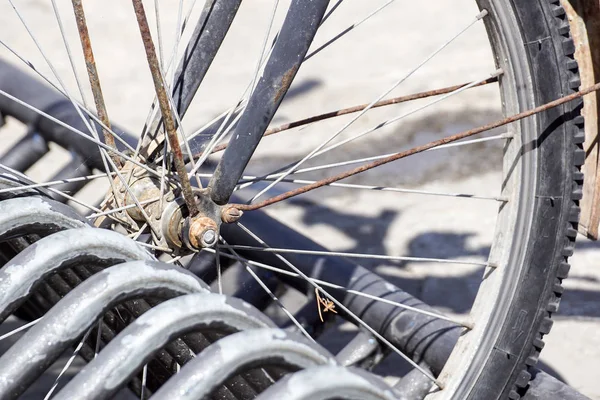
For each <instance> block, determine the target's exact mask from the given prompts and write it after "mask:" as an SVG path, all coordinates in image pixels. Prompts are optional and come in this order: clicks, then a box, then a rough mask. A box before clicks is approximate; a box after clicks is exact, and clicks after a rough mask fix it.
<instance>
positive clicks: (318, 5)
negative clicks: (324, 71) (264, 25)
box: [208, 0, 329, 205]
mask: <svg viewBox="0 0 600 400" xmlns="http://www.w3.org/2000/svg"><path fill="white" fill-rule="evenodd" d="M328 4H329V0H314V1H310V2H307V1H305V0H294V1H293V2H292V4H291V5H290V8H289V10H288V13H287V16H286V18H285V22H284V24H283V28H282V30H281V31H280V33H279V36H278V38H277V41H276V43H275V46H274V48H273V51H272V53H271V56H270V57H269V60H268V62H267V65H266V66H265V69H264V71H263V74H262V77H261V78H260V80H259V81H258V83H257V84H256V87H255V88H254V91H253V92H252V95H251V96H250V99H249V100H248V106H247V107H246V109H245V110H244V112H243V115H242V117H241V119H240V121H239V123H238V125H237V126H236V128H235V130H234V132H233V134H232V136H231V139H230V141H229V145H228V147H227V150H225V153H224V154H223V157H222V158H221V160H220V161H219V165H218V166H217V168H216V170H215V172H214V175H213V177H212V179H211V181H210V183H209V185H208V186H209V189H210V197H211V199H212V200H213V201H214V202H215V203H217V204H219V205H224V204H227V202H228V201H229V198H230V197H231V194H232V193H233V190H234V188H235V187H236V185H237V184H238V182H239V180H240V178H241V177H242V174H243V172H244V169H245V168H246V165H247V164H248V162H249V161H250V158H251V157H252V154H254V151H255V150H256V147H257V146H258V143H259V142H260V139H261V138H262V135H263V134H264V132H265V130H266V129H267V127H268V126H269V124H270V123H271V120H272V119H273V116H274V115H275V112H276V111H277V109H278V108H279V105H280V104H281V101H282V100H283V98H284V96H285V94H286V93H287V91H288V89H289V87H290V85H291V84H292V81H293V80H294V77H295V76H296V73H297V72H298V69H299V68H300V65H301V64H302V61H303V60H304V57H305V56H306V53H307V52H308V48H309V47H310V44H311V43H312V41H313V38H314V36H315V34H316V33H317V29H318V28H319V25H320V22H321V20H322V18H323V15H325V11H326V9H327V5H328Z"/></svg>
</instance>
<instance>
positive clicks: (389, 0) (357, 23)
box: [304, 0, 395, 61]
mask: <svg viewBox="0 0 600 400" xmlns="http://www.w3.org/2000/svg"><path fill="white" fill-rule="evenodd" d="M394 1H395V0H388V2H387V3H384V4H383V5H381V6H379V7H378V8H376V9H375V10H374V11H372V12H371V13H370V14H369V15H367V16H366V17H364V18H363V19H361V20H359V21H358V22H355V23H353V24H352V25H350V26H349V27H347V28H346V29H344V30H343V31H341V32H340V33H338V34H337V35H335V36H334V37H332V38H331V39H329V40H328V41H327V42H325V44H323V45H321V46H319V47H318V48H316V49H315V50H313V51H311V52H310V53H309V54H307V55H306V57H305V58H304V61H306V60H309V59H310V58H311V57H313V56H314V55H317V54H319V53H320V52H321V51H323V50H324V49H325V48H327V47H329V46H330V45H331V44H332V43H335V42H336V41H337V40H339V39H340V38H342V37H343V36H344V35H346V34H347V33H348V32H350V31H352V30H353V29H355V28H357V27H358V26H360V25H362V24H363V23H364V22H365V21H367V20H369V19H370V18H371V17H373V16H374V15H376V14H377V13H379V12H380V11H381V10H383V9H384V8H386V7H387V6H389V5H390V4H392V3H393V2H394ZM340 3H341V1H339V2H338V4H336V5H334V6H333V8H332V10H331V12H333V11H335V9H336V8H337V7H338V6H339V5H340ZM327 18H329V14H327V15H325V17H324V18H323V21H322V22H321V23H323V22H324V21H325V20H326V19H327Z"/></svg>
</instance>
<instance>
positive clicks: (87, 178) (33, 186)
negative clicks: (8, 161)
mask: <svg viewBox="0 0 600 400" xmlns="http://www.w3.org/2000/svg"><path fill="white" fill-rule="evenodd" d="M0 166H2V167H4V166H3V165H2V164H0ZM4 168H6V167H4ZM109 175H110V176H114V175H116V174H115V173H114V172H109ZM100 178H106V174H104V173H102V174H95V175H88V176H81V177H77V178H69V179H60V180H56V181H49V182H43V183H34V184H31V185H23V186H18V187H14V188H6V189H0V193H12V192H15V191H21V190H29V189H36V188H43V187H50V186H55V185H61V184H63V183H71V182H82V181H85V182H88V181H92V180H94V179H100Z"/></svg>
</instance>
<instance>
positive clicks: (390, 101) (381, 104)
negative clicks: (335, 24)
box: [195, 76, 498, 157]
mask: <svg viewBox="0 0 600 400" xmlns="http://www.w3.org/2000/svg"><path fill="white" fill-rule="evenodd" d="M496 82H498V77H497V76H494V77H491V78H488V79H486V80H484V81H483V82H479V83H477V84H476V85H473V86H471V88H474V87H479V86H485V85H489V84H491V83H496ZM469 84H470V83H468V82H467V83H462V84H460V85H453V86H446V87H444V88H440V89H434V90H428V91H425V92H418V93H412V94H409V95H405V96H398V97H394V98H392V99H387V100H382V101H378V102H377V103H375V104H374V105H373V106H372V107H371V108H379V107H385V106H391V105H394V104H401V103H406V102H408V101H413V100H420V99H425V98H428V97H433V96H440V95H443V94H448V93H451V92H454V91H456V90H459V89H462V88H464V87H465V86H468V85H469ZM368 106H369V105H368V104H360V105H356V106H352V107H347V108H341V109H339V110H335V111H330V112H326V113H323V114H319V115H313V116H312V117H308V118H303V119H299V120H297V121H293V122H288V123H287V124H282V125H279V126H276V127H273V128H269V129H267V131H266V132H265V134H264V135H263V137H265V136H270V135H274V134H276V133H279V132H283V131H287V130H289V129H294V128H298V127H300V126H304V125H308V124H312V123H314V122H319V121H323V120H326V119H330V118H335V117H340V116H342V115H348V114H353V113H356V112H360V111H363V110H364V109H365V108H367V107H368ZM226 148H227V143H223V144H220V145H218V146H216V147H215V148H214V149H213V150H212V153H218V152H220V151H223V150H225V149H226ZM201 155H202V153H198V154H196V155H195V157H200V156H201Z"/></svg>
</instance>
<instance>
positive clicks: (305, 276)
mask: <svg viewBox="0 0 600 400" xmlns="http://www.w3.org/2000/svg"><path fill="white" fill-rule="evenodd" d="M237 225H238V226H239V227H240V228H241V229H242V230H243V231H244V232H246V233H247V234H248V235H249V236H250V237H252V238H253V239H254V240H256V241H257V242H259V243H260V244H261V245H262V246H264V247H265V248H269V245H268V244H267V243H265V242H264V241H263V240H262V239H261V238H259V237H258V236H256V235H255V234H254V233H253V232H252V231H250V230H249V229H248V228H246V227H245V226H244V225H242V224H240V223H239V222H238V223H237ZM274 254H275V256H276V257H277V258H279V259H280V260H281V261H283V262H284V263H285V264H286V265H287V266H288V267H289V268H291V269H292V271H294V272H295V273H297V274H298V275H299V276H300V277H302V278H303V279H304V280H305V281H306V282H308V283H309V284H310V285H311V286H313V287H314V288H315V289H317V290H318V291H319V293H321V294H322V295H323V296H326V297H327V298H329V299H330V300H331V301H332V302H333V303H335V305H336V306H338V307H339V308H340V309H341V310H343V311H344V312H345V313H346V314H347V315H348V316H350V317H351V318H352V319H354V320H355V321H356V322H357V323H358V324H359V325H361V326H363V327H364V328H365V329H367V330H368V331H369V332H371V333H372V334H373V336H375V337H376V338H377V339H379V340H380V341H381V342H382V343H384V344H385V345H387V346H388V347H389V348H390V349H391V350H392V351H393V352H395V353H396V354H398V355H399V356H400V357H402V358H403V359H405V360H406V361H407V362H408V363H409V364H410V365H412V366H413V367H414V368H416V369H418V370H419V371H420V372H421V373H422V374H423V375H425V376H426V377H427V378H429V379H430V380H431V381H432V382H433V383H435V384H436V385H437V386H438V387H440V388H442V387H443V386H442V383H441V382H439V381H438V380H437V379H436V378H435V377H433V376H432V375H431V374H430V373H429V372H427V371H425V370H424V369H423V368H422V367H421V366H420V365H419V364H417V363H415V362H414V361H413V360H412V359H411V358H410V357H408V356H407V355H406V354H404V353H403V352H402V351H400V350H399V349H398V348H397V347H396V346H394V345H393V344H392V343H391V342H390V341H389V340H387V339H386V338H384V337H383V336H382V335H381V334H380V333H379V332H377V331H376V330H375V329H373V328H372V327H371V326H369V324H367V323H366V322H365V321H363V320H362V319H361V318H360V317H359V316H358V315H356V314H354V313H353V312H352V311H350V310H349V309H348V307H346V306H345V305H344V304H342V302H340V301H339V300H337V299H336V298H335V297H333V296H332V295H330V294H329V293H328V292H327V291H326V290H325V289H323V287H322V286H321V285H319V284H318V283H317V282H315V281H314V280H313V279H312V278H310V277H309V276H307V275H306V274H304V273H303V272H302V271H301V270H300V269H298V268H297V267H296V266H295V265H294V264H292V263H291V262H289V261H288V260H287V259H286V258H285V257H283V256H282V255H280V254H277V253H274Z"/></svg>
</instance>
